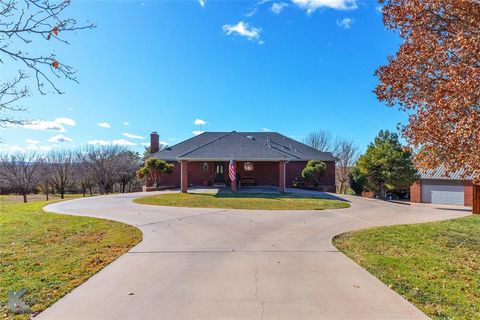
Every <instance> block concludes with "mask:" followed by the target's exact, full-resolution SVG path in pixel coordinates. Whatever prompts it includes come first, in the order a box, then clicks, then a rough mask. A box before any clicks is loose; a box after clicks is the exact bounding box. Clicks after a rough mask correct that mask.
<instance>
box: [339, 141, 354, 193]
mask: <svg viewBox="0 0 480 320" xmlns="http://www.w3.org/2000/svg"><path fill="white" fill-rule="evenodd" d="M333 149H334V151H333V155H334V156H335V157H336V158H338V161H337V163H336V174H335V176H336V180H337V185H338V188H339V191H340V193H346V192H347V184H348V174H349V173H350V171H351V169H352V168H353V166H354V165H355V162H356V161H357V159H358V147H357V146H355V145H354V143H353V141H348V140H341V139H337V140H336V142H335V147H334V148H333Z"/></svg>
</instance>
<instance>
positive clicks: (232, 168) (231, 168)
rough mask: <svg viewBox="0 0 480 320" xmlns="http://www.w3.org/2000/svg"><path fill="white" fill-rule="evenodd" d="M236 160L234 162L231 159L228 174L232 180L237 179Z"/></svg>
mask: <svg viewBox="0 0 480 320" xmlns="http://www.w3.org/2000/svg"><path fill="white" fill-rule="evenodd" d="M235 174H236V172H235V162H233V160H230V164H229V165H228V175H229V177H230V181H232V182H233V181H234V180H235Z"/></svg>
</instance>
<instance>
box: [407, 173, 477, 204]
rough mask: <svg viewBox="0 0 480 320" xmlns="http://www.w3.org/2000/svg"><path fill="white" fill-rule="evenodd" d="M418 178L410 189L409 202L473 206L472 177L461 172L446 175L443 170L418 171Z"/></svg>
mask: <svg viewBox="0 0 480 320" xmlns="http://www.w3.org/2000/svg"><path fill="white" fill-rule="evenodd" d="M419 175H420V178H419V179H418V180H417V181H416V182H415V183H414V184H413V185H412V186H411V187H410V201H411V202H417V203H436V204H451V205H460V206H467V207H471V206H472V205H473V184H472V177H470V176H464V174H463V170H457V171H456V172H453V173H447V172H446V170H445V168H443V167H440V168H437V169H435V170H419Z"/></svg>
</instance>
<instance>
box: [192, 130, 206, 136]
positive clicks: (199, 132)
mask: <svg viewBox="0 0 480 320" xmlns="http://www.w3.org/2000/svg"><path fill="white" fill-rule="evenodd" d="M204 132H205V131H200V130H194V131H192V133H193V134H194V135H196V136H198V135H199V134H202V133H204Z"/></svg>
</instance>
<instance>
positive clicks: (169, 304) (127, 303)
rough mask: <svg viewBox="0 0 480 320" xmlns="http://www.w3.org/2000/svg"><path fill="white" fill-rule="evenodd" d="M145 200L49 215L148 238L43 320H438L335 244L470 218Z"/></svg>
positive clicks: (372, 207) (396, 210) (384, 206)
mask: <svg viewBox="0 0 480 320" xmlns="http://www.w3.org/2000/svg"><path fill="white" fill-rule="evenodd" d="M150 194H151V193H150ZM143 195H145V194H142V193H137V194H122V195H113V196H102V197H93V198H85V199H77V200H71V201H65V202H60V203H55V204H51V205H49V206H47V207H46V208H45V210H47V211H51V212H58V213H67V214H73V215H83V216H91V217H100V218H106V219H111V220H117V221H122V222H126V223H129V224H132V225H134V226H137V227H138V228H140V229H141V230H142V231H143V235H144V238H143V241H142V242H141V243H140V244H138V245H137V246H136V247H134V248H132V249H131V250H130V251H129V252H128V253H126V254H124V255H123V256H122V257H120V258H119V259H117V260H116V261H115V262H113V263H111V264H110V265H109V266H107V267H106V268H104V269H103V270H102V271H100V272H99V273H97V274H96V275H94V276H93V277H92V278H90V279H89V280H88V281H87V282H85V283H84V284H82V285H81V286H79V287H78V288H76V289H75V290H73V291H72V292H71V293H69V294H68V295H66V296H65V297H64V298H63V299H61V300H59V301H58V302H57V303H55V304H54V305H53V306H52V307H51V308H49V309H47V310H46V311H44V312H43V313H41V314H40V315H39V316H38V319H289V320H291V319H428V318H427V317H426V316H425V315H424V314H423V313H422V312H420V311H419V310H418V309H416V308H415V307H414V306H413V305H412V304H410V303H409V302H407V301H406V300H404V299H403V298H402V297H401V296H399V295H398V294H396V293H395V292H393V291H392V290H390V289H389V288H388V287H387V286H385V285H384V284H383V283H381V282H380V281H379V280H377V279H376V278H375V277H373V276H372V275H370V274H369V273H368V272H367V271H365V270H364V269H362V268H361V267H359V266H358V265H356V264H355V263H354V262H352V261H351V260H350V259H348V258H347V257H346V256H345V255H343V254H342V253H340V252H338V251H337V249H336V248H335V247H334V246H333V245H332V243H331V239H332V237H333V236H334V235H337V234H339V233H342V232H346V231H349V230H355V229H361V228H367V227H373V226H379V225H391V224H404V223H416V222H426V221H434V220H442V219H450V218H456V217H460V216H464V215H468V214H469V213H468V212H467V211H462V210H461V208H452V207H439V206H432V205H405V204H395V203H387V202H383V201H378V200H370V199H361V198H356V197H345V199H347V200H348V201H350V202H351V204H352V206H351V208H348V209H338V210H323V211H249V210H225V209H192V208H173V207H158V206H148V205H139V204H135V203H133V202H132V199H134V198H136V197H139V196H143ZM132 293H133V294H132Z"/></svg>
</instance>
